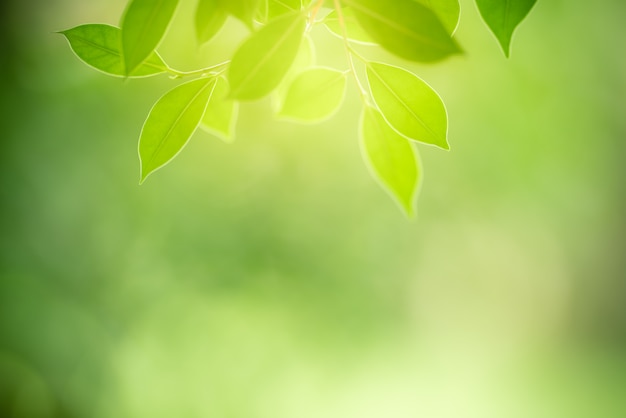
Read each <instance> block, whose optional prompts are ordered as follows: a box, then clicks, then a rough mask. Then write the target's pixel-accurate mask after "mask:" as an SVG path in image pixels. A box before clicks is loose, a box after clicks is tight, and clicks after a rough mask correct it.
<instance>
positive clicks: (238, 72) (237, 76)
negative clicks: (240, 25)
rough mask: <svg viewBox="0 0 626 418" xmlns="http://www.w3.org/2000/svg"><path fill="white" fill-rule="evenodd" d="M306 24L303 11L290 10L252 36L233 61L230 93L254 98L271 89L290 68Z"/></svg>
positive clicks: (236, 53) (235, 95)
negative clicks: (291, 11) (293, 11)
mask: <svg viewBox="0 0 626 418" xmlns="http://www.w3.org/2000/svg"><path fill="white" fill-rule="evenodd" d="M305 24H306V19H305V14H304V13H302V12H297V13H290V14H288V15H284V16H281V17H279V18H277V19H275V20H273V21H271V22H270V23H268V24H267V25H266V26H264V27H263V28H261V29H260V30H259V31H258V32H255V33H253V34H252V35H250V37H249V38H248V39H247V40H246V41H245V42H244V43H243V44H242V45H241V46H240V47H239V49H238V50H237V51H236V52H235V55H234V56H233V59H232V61H231V63H230V68H229V75H228V80H229V81H230V85H231V92H230V96H231V97H232V98H235V99H239V100H253V99H258V98H261V97H263V96H265V95H266V94H268V93H269V92H271V91H272V90H273V89H274V88H275V87H276V86H277V85H278V84H279V83H280V81H281V80H282V78H283V77H284V76H285V74H286V73H287V71H288V70H289V67H291V64H292V63H293V61H294V59H295V57H296V55H297V53H298V48H299V46H300V43H301V40H302V35H303V33H304V27H305Z"/></svg>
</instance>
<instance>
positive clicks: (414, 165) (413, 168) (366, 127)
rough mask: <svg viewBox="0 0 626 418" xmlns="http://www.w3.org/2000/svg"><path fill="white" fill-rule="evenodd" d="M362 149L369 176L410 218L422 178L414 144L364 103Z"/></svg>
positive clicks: (361, 134) (412, 214) (361, 131)
mask: <svg viewBox="0 0 626 418" xmlns="http://www.w3.org/2000/svg"><path fill="white" fill-rule="evenodd" d="M359 136H360V139H361V150H362V153H363V159H364V160H365V163H366V164H367V166H368V168H369V169H370V172H371V174H372V176H373V177H374V178H375V179H376V180H377V181H378V182H379V183H380V185H381V186H382V188H383V189H384V190H385V191H387V192H388V193H389V194H390V195H391V196H392V197H393V199H394V200H395V201H396V202H397V203H398V204H399V205H400V207H401V208H402V210H403V211H404V213H405V214H406V215H407V217H409V218H413V217H414V216H415V198H416V196H417V192H418V189H419V185H420V181H421V167H420V161H419V155H418V154H417V150H416V148H415V146H414V145H413V144H412V143H411V142H409V141H408V140H407V139H406V138H404V137H403V136H401V135H400V134H398V133H397V132H396V131H394V130H393V129H392V128H391V126H389V125H388V124H387V122H386V121H385V119H384V118H383V116H382V114H381V113H380V112H379V111H378V110H377V109H375V108H373V107H371V106H366V107H365V108H364V110H363V114H362V116H361V130H360V133H359Z"/></svg>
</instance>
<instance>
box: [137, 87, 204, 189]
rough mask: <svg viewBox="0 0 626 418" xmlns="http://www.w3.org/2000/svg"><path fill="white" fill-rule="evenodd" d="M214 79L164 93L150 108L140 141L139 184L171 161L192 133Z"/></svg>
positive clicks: (199, 118)
mask: <svg viewBox="0 0 626 418" xmlns="http://www.w3.org/2000/svg"><path fill="white" fill-rule="evenodd" d="M214 85H215V79H214V78H211V79H206V78H201V79H197V80H193V81H189V82H187V83H184V84H181V85H179V86H177V87H175V88H173V89H172V90H170V91H168V92H167V93H165V94H164V95H163V96H162V97H161V98H160V99H159V100H158V101H157V102H156V103H155V105H154V106H153V107H152V110H150V114H149V115H148V118H147V119H146V121H145V123H144V125H143V128H142V130H141V136H140V138H139V159H140V162H141V182H143V181H144V180H145V179H146V177H148V175H150V174H151V173H152V172H154V171H155V170H157V169H159V168H161V167H163V166H164V165H165V164H167V163H168V162H170V161H171V160H172V158H174V157H175V156H176V155H177V154H178V153H179V152H180V151H181V150H182V149H183V147H184V146H185V145H186V144H187V142H188V141H189V138H190V137H191V135H192V134H193V133H194V131H195V130H196V128H197V127H198V124H199V123H200V120H201V119H202V115H203V114H204V110H205V108H206V106H207V101H208V100H209V98H210V95H211V92H212V91H213V86H214Z"/></svg>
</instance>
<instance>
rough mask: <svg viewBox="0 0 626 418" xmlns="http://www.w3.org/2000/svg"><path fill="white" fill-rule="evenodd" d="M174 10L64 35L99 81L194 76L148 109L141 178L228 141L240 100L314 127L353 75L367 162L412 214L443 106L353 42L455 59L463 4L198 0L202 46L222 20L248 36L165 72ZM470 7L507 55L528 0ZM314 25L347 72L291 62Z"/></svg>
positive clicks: (132, 8) (483, 1)
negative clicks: (201, 142)
mask: <svg viewBox="0 0 626 418" xmlns="http://www.w3.org/2000/svg"><path fill="white" fill-rule="evenodd" d="M178 3H179V1H178V0H130V2H129V4H128V6H127V8H126V11H125V13H124V15H123V17H122V20H121V25H120V26H121V28H116V27H113V26H109V25H103V24H88V25H81V26H78V27H75V28H72V29H69V30H66V31H62V32H61V33H62V34H63V35H65V37H66V38H67V40H68V41H69V43H70V46H71V48H72V50H73V51H74V53H75V54H76V55H77V56H78V57H79V58H80V59H81V60H82V61H84V62H85V63H86V64H88V65H89V66H91V67H93V68H95V69H97V70H100V71H102V72H104V73H106V74H109V75H113V76H118V77H125V78H133V77H147V76H153V75H157V74H162V73H166V74H169V75H170V76H171V77H172V78H182V77H196V78H195V79H194V80H192V81H189V82H185V83H183V84H180V85H178V86H177V87H174V88H173V89H172V90H170V91H168V92H167V93H165V95H163V96H162V97H161V98H160V99H159V100H158V101H157V103H156V104H155V105H154V107H153V108H152V110H151V111H150V113H149V115H148V117H147V119H146V121H145V123H144V126H143V129H142V131H141V135H140V139H139V158H140V166H141V170H140V171H141V182H143V181H144V180H145V179H146V177H148V176H149V175H150V174H152V173H153V172H154V171H156V170H158V169H159V168H161V167H163V166H164V165H166V164H167V163H169V162H170V161H171V160H172V159H173V158H174V157H175V156H176V155H177V154H178V153H179V152H180V151H181V150H182V149H183V148H184V146H185V145H186V144H187V142H188V141H189V139H190V138H191V136H192V135H193V133H194V131H195V130H196V129H197V128H198V127H201V128H203V129H206V130H207V131H209V132H211V133H214V134H215V135H217V136H219V137H220V138H222V139H224V140H225V141H226V142H230V141H232V140H233V137H234V126H235V123H236V118H237V114H238V111H237V109H238V102H239V101H247V100H257V99H260V98H263V97H265V96H267V95H269V94H271V93H272V92H274V93H275V94H278V95H279V96H280V98H279V102H280V103H279V106H278V112H277V114H278V116H280V117H284V118H287V119H290V120H293V121H297V122H301V123H312V122H319V121H322V120H324V119H326V118H328V117H330V116H332V114H333V113H334V112H335V111H336V110H337V109H338V108H339V107H340V105H341V103H342V101H343V99H344V96H345V90H346V78H347V76H351V77H352V78H354V80H355V81H356V84H357V86H358V88H359V92H360V95H361V98H362V103H363V112H362V116H361V126H360V130H359V136H360V139H361V141H360V142H361V146H362V150H363V157H364V160H365V162H366V164H367V165H368V167H369V169H370V172H371V173H372V175H373V176H374V177H375V178H376V179H377V181H378V182H379V183H380V184H381V186H382V187H383V188H384V189H385V190H386V191H387V192H389V194H390V195H391V196H392V197H393V198H394V200H396V201H397V203H398V204H399V206H400V207H401V208H402V210H403V211H404V212H405V214H406V215H407V216H408V217H412V216H414V213H415V208H414V206H415V197H416V195H417V192H418V190H419V186H420V183H421V177H422V175H421V173H422V168H421V165H420V157H419V154H418V152H417V148H416V146H415V145H416V143H423V144H429V145H434V146H436V147H439V148H442V149H445V150H448V149H449V145H448V138H447V128H448V120H447V113H446V109H445V106H444V104H443V102H442V100H441V98H440V97H439V95H438V94H437V93H436V92H435V91H434V90H433V89H432V88H431V87H430V86H429V85H428V84H427V83H426V82H425V81H423V80H422V79H420V78H419V77H417V76H416V75H414V74H413V73H411V72H409V71H407V70H405V69H403V68H400V67H397V66H393V65H389V64H386V63H381V62H373V61H371V60H369V59H367V58H364V57H363V56H362V55H361V54H360V53H358V52H357V51H356V49H355V45H358V44H362V45H369V46H380V47H382V48H384V49H385V50H387V51H389V52H391V53H392V54H394V55H396V56H397V57H399V58H401V59H405V60H409V61H415V62H422V63H434V62H438V61H441V60H444V59H446V58H448V57H450V56H452V55H454V54H459V53H461V52H462V49H461V47H460V46H459V44H458V42H457V41H456V39H455V38H454V37H453V34H454V31H455V30H456V27H457V25H458V22H459V18H460V6H459V3H458V0H440V1H431V0H389V1H384V2H383V1H379V0H332V1H328V0H327V1H324V0H311V1H307V0H228V1H226V0H197V6H196V15H195V29H196V36H197V40H198V41H199V42H200V43H201V44H203V43H206V42H209V41H211V40H212V39H213V38H214V36H215V35H216V34H217V33H218V32H219V31H220V29H221V28H222V26H223V25H224V23H225V22H226V20H227V19H228V17H229V16H231V17H233V18H236V19H238V20H240V21H241V22H243V23H244V24H245V25H246V26H247V27H248V28H249V29H250V35H249V36H248V38H247V39H246V40H244V42H243V43H242V44H241V45H240V46H239V47H238V48H237V50H236V51H234V53H233V56H232V59H231V60H229V61H226V62H222V63H218V64H215V65H213V66H210V67H208V68H203V69H199V70H197V71H191V72H181V71H178V70H175V69H173V68H171V67H169V66H168V65H167V64H166V63H165V62H164V61H163V59H162V58H161V56H160V55H159V54H158V53H157V51H156V48H157V47H158V45H159V44H160V42H161V40H162V38H163V37H164V36H165V34H166V31H167V29H168V26H169V25H170V22H171V20H172V17H173V16H174V13H175V11H176V9H177V7H178ZM476 3H477V6H478V8H479V10H480V13H481V15H482V17H483V19H484V20H485V22H486V23H487V25H488V26H489V28H490V29H491V30H492V32H493V33H494V34H495V36H496V37H497V39H498V41H499V42H500V45H501V47H502V49H503V51H504V53H505V55H506V56H507V57H508V55H509V50H510V42H511V37H512V34H513V31H514V30H515V28H516V27H517V26H518V25H519V23H520V22H521V21H522V20H523V19H524V17H525V16H526V15H527V14H528V12H529V11H530V9H531V8H532V6H533V5H534V3H535V0H476ZM319 27H325V28H326V30H329V31H330V32H331V33H333V34H335V35H337V37H338V38H339V40H340V42H343V46H344V49H345V52H346V59H347V67H348V68H347V69H341V68H340V69H334V68H326V67H317V66H315V65H314V63H311V65H307V66H300V65H297V64H294V62H296V61H297V60H298V56H299V54H302V51H306V50H307V49H310V48H311V44H310V42H311V41H310V38H309V37H308V36H307V34H308V32H310V31H311V30H317V28H319ZM305 53H306V52H305ZM356 63H360V64H362V65H363V66H364V68H365V70H366V73H367V79H366V80H361V79H360V78H359V74H358V72H357V70H356V65H357V64H356ZM301 67H303V68H301Z"/></svg>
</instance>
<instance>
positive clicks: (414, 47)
mask: <svg viewBox="0 0 626 418" xmlns="http://www.w3.org/2000/svg"><path fill="white" fill-rule="evenodd" d="M343 3H344V4H345V5H346V6H350V7H351V8H352V9H353V11H354V15H355V16H356V18H357V20H358V21H359V23H360V24H361V26H363V29H365V31H366V32H367V33H368V34H369V35H370V36H371V37H372V39H373V40H374V41H375V42H376V43H378V44H380V45H381V46H382V47H383V48H385V49H387V50H389V51H390V52H392V53H394V54H396V55H398V56H399V57H402V58H405V59H408V60H412V61H422V62H431V61H437V60H441V59H444V58H446V57H448V56H450V55H452V54H456V53H459V52H460V49H459V46H458V45H457V43H456V42H455V41H454V40H453V39H452V38H451V37H450V35H449V34H448V30H447V29H446V28H445V27H444V25H443V23H442V22H441V20H440V19H439V17H438V16H437V15H436V14H435V13H434V12H433V11H432V10H430V9H429V8H428V7H425V6H423V5H422V4H420V3H418V2H417V1H415V0H394V1H392V2H390V1H381V0H343Z"/></svg>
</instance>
